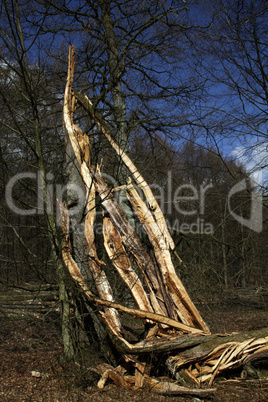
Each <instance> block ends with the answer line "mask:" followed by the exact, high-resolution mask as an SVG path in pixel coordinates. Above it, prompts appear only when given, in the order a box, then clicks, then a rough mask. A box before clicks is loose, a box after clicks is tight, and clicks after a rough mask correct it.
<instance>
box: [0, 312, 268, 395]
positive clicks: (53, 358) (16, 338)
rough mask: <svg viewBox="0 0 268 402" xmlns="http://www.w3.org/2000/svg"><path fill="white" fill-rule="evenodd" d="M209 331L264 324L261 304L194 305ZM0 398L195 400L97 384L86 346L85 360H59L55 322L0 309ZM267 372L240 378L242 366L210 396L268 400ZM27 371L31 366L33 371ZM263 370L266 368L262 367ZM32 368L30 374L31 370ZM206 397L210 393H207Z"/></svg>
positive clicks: (93, 360)
mask: <svg viewBox="0 0 268 402" xmlns="http://www.w3.org/2000/svg"><path fill="white" fill-rule="evenodd" d="M198 307H199V309H200V310H201V313H202V315H203V317H204V318H205V320H206V322H207V323H208V324H209V326H210V328H211V331H212V332H218V333H219V332H221V333H225V332H228V333H230V332H233V331H235V332H236V331H245V330H253V329H259V328H263V327H267V321H268V313H267V311H266V310H265V309H255V310H254V309H251V308H250V307H246V308H245V307H241V306H232V305H230V306H228V308H227V307H226V305H225V306H222V307H219V306H215V305H212V306H208V305H206V306H198ZM0 342H1V343H0V378H1V381H0V401H20V402H22V401H38V402H39V401H46V402H49V401H53V402H54V401H55V402H56V401H75V402H76V401H107V402H108V401H131V400H134V401H166V400H167V401H169V400H174V401H175V400H176V401H185V402H186V401H195V402H199V401H200V400H204V399H199V398H194V397H178V396H177V397H169V396H158V395H155V394H153V393H151V392H147V391H141V392H134V391H133V392H131V391H127V390H124V389H120V388H118V387H116V386H115V385H113V384H112V383H108V384H107V385H106V386H105V387H104V389H103V390H99V389H98V388H97V387H96V382H97V380H98V377H97V375H96V374H95V373H94V372H92V371H91V370H90V367H93V366H94V364H96V362H97V361H98V357H97V356H96V354H95V352H91V353H90V354H89V356H88V357H87V363H86V364H84V365H75V364H70V363H68V364H67V363H64V362H62V359H61V356H62V343H61V337H60V331H59V328H57V326H56V325H55V324H53V323H52V322H51V321H43V320H38V319H34V318H31V319H29V318H28V319H25V317H21V318H20V319H19V318H18V317H16V318H13V319H12V318H7V317H4V316H3V315H2V314H0ZM263 366H264V368H265V369H267V377H266V376H262V377H261V378H257V379H245V380H242V379H241V371H240V372H239V371H238V372H236V373H232V376H231V377H230V376H229V378H227V377H226V378H224V377H220V378H218V379H217V381H216V382H215V384H214V387H216V393H215V395H214V397H213V399H210V400H213V401H220V402H223V401H226V402H232V401H236V402H237V401H254V402H255V401H268V362H263ZM32 372H35V374H34V373H32ZM264 372H265V370H264ZM33 374H34V375H33ZM206 400H209V399H206Z"/></svg>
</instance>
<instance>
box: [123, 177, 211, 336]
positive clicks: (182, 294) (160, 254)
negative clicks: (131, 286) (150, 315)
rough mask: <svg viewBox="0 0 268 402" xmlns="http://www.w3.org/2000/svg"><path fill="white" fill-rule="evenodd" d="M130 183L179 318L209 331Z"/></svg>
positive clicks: (160, 236)
mask: <svg viewBox="0 0 268 402" xmlns="http://www.w3.org/2000/svg"><path fill="white" fill-rule="evenodd" d="M130 184H131V183H130V181H129V183H128V187H127V194H128V196H129V200H130V202H131V204H132V206H133V208H134V211H135V212H136V214H137V217H138V218H139V220H140V222H141V223H142V225H143V227H144V228H145V230H146V233H147V234H148V237H149V240H150V242H151V244H152V245H153V248H154V253H155V257H156V259H157V262H158V265H159V269H160V270H161V273H162V278H163V281H164V283H165V285H166V288H167V289H168V293H169V294H170V295H171V297H172V300H173V302H174V307H175V308H176V312H177V315H178V318H179V319H181V321H182V322H183V323H185V324H187V325H190V326H195V325H196V326H199V327H200V328H201V329H202V330H204V331H207V332H209V329H208V327H207V325H206V323H205V322H204V321H203V319H202V317H201V315H200V313H199V311H198V310H197V308H196V307H195V305H194V304H193V302H192V301H191V298H190V297H189V295H188V292H187V291H186V289H185V287H184V286H183V284H182V282H181V281H180V279H179V277H178V276H177V274H176V272H175V268H174V265H173V263H172V260H171V255H170V251H169V249H168V248H167V247H166V244H165V242H164V241H163V236H162V234H161V232H160V229H159V227H158V226H157V225H156V223H155V221H154V219H153V216H152V214H151V211H150V210H149V209H148V208H147V205H146V204H145V202H144V201H143V200H142V199H141V197H140V195H139V193H138V191H137V190H136V189H135V188H134V186H131V185H130Z"/></svg>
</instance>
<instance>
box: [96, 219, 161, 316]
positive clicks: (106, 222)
mask: <svg viewBox="0 0 268 402" xmlns="http://www.w3.org/2000/svg"><path fill="white" fill-rule="evenodd" d="M103 237H104V246H105V249H106V251H107V254H108V256H109V258H110V260H111V261H112V263H113V265H114V267H115V268H116V270H117V272H118V273H119V275H120V276H121V278H122V279H123V280H124V282H125V283H126V285H127V286H128V288H129V290H130V292H131V294H132V296H133V298H134V300H135V302H136V304H137V307H138V308H139V309H141V310H147V311H151V312H153V311H154V310H153V308H152V306H151V304H150V301H149V299H148V296H147V294H146V293H145V291H144V289H143V286H142V283H141V281H140V279H139V277H138V275H137V274H136V272H135V271H134V270H133V269H132V267H131V262H130V260H129V258H128V255H127V253H126V250H125V248H124V246H123V244H122V241H121V237H120V233H119V231H118V230H117V229H116V227H115V226H114V225H113V224H112V222H111V219H110V218H109V217H105V216H104V218H103Z"/></svg>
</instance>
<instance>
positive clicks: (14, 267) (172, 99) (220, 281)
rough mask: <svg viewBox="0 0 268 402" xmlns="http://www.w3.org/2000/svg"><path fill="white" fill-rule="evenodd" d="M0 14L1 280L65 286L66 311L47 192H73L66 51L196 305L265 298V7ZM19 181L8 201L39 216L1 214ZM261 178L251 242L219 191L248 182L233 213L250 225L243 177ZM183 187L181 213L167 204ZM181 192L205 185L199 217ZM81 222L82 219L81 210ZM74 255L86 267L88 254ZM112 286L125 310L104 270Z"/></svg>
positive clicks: (70, 8) (131, 6) (118, 4)
mask: <svg viewBox="0 0 268 402" xmlns="http://www.w3.org/2000/svg"><path fill="white" fill-rule="evenodd" d="M0 11H1V12H0V49H1V55H0V103H1V116H0V132H1V136H0V222H1V226H0V238H1V244H0V266H1V276H0V281H1V284H2V285H5V286H8V287H26V288H27V286H29V284H31V285H37V286H42V285H44V284H46V285H47V284H49V285H51V286H52V288H53V289H54V288H58V287H60V289H62V293H61V295H62V298H60V300H61V303H62V305H61V306H60V309H61V311H64V303H67V304H68V303H69V304H70V303H72V301H71V299H72V291H73V290H72V283H71V281H70V278H69V277H68V275H67V274H66V272H65V271H64V269H63V268H62V264H61V261H60V260H61V249H60V248H61V229H60V225H59V224H58V222H57V219H58V214H57V200H56V198H57V195H58V194H59V193H56V189H57V188H58V189H59V188H60V189H62V188H64V186H65V185H66V184H67V183H68V162H67V159H66V146H65V139H64V133H63V129H62V108H63V94H64V88H65V83H66V74H67V55H68V46H69V44H74V45H75V46H76V69H75V72H76V75H75V81H74V86H75V87H77V89H79V90H81V91H82V92H83V93H86V94H87V95H88V96H89V98H90V99H91V100H92V102H93V104H94V107H95V108H96V110H98V112H100V113H101V115H102V116H103V117H104V118H105V119H106V121H107V122H108V123H109V124H110V126H111V127H112V128H113V132H114V136H115V138H116V140H117V141H118V143H119V144H120V146H121V147H122V148H123V149H124V150H125V151H127V153H128V154H129V156H130V157H131V158H132V160H133V161H134V163H135V164H136V166H137V167H138V169H139V170H140V172H141V173H142V175H143V176H144V177H145V179H146V180H147V182H148V183H149V185H151V187H152V189H155V195H156V197H157V199H158V200H160V201H161V200H162V201H163V202H162V205H161V202H160V205H161V206H162V207H163V211H164V214H165V217H166V219H167V222H168V225H169V227H170V231H171V233H172V236H173V238H174V241H175V243H176V251H177V253H178V254H179V256H180V258H181V259H182V262H183V263H178V266H177V270H178V273H179V275H180V278H181V280H182V282H183V283H184V285H185V286H186V288H187V289H188V291H189V293H190V295H191V296H192V295H194V298H195V299H197V300H203V298H204V295H205V297H206V298H209V297H212V298H213V297H214V296H215V295H217V296H218V295H220V294H222V292H224V291H225V290H230V289H231V290H233V289H236V288H245V289H247V288H250V289H252V288H254V290H255V291H258V290H259V289H262V288H265V286H267V280H268V274H267V242H266V240H265V238H266V235H267V200H266V189H267V183H266V179H267V173H266V172H267V145H268V141H267V105H268V87H267V85H268V58H267V57H268V45H267V44H268V41H267V39H268V38H267V37H268V32H267V22H268V6H267V2H264V1H261V0H257V1H253V0H245V1H241V0H236V1H229V0H217V1H214V2H213V3H211V2H210V1H206V0H200V1H191V0H189V1H161V0H153V1H139V2H136V1H132V0H122V1H119V0H118V1H102V0H98V1H90V0H88V1H86V0H84V1H82V0H81V1H80V0H79V1H78V0H72V1H53V0H51V1H42V0H40V1H28V0H25V1H17V0H12V1H4V0H2V1H1V10H0ZM76 119H77V123H78V124H79V125H80V127H82V128H83V131H84V133H86V134H88V136H89V138H90V141H91V143H92V158H93V163H96V162H97V161H98V162H100V161H101V166H102V169H103V171H104V172H105V173H106V174H107V175H109V177H111V178H112V179H113V180H115V181H116V182H118V183H119V184H120V183H121V182H123V181H124V178H125V177H126V172H125V170H124V168H123V167H122V166H121V163H120V161H118V159H117V158H116V157H115V156H114V154H113V152H112V151H111V149H110V147H109V144H108V143H107V141H105V139H104V137H103V135H102V134H101V133H100V132H99V131H98V129H97V128H96V127H95V125H94V123H93V122H92V121H91V120H90V119H89V118H88V116H85V114H84V112H83V110H82V109H79V108H78V109H77V114H76ZM25 172H26V173H27V174H29V173H31V174H32V175H33V176H32V178H29V177H28V178H27V177H26V178H21V179H20V180H18V181H17V182H16V184H15V185H14V187H13V189H12V197H13V203H14V204H15V205H16V206H17V207H18V208H20V209H23V210H29V209H32V208H34V209H36V211H35V213H30V214H25V215H23V214H20V213H16V212H14V210H12V208H10V206H9V205H8V202H7V198H6V188H7V185H8V184H9V183H10V180H12V178H14V177H17V176H16V175H18V174H20V173H25ZM260 172H262V181H261V182H260V181H259V182H258V188H257V190H258V191H262V196H263V205H262V215H263V227H262V230H261V231H260V232H257V231H254V230H251V229H250V228H247V227H245V226H243V225H241V224H240V223H239V222H238V221H237V220H235V219H234V218H233V217H232V216H231V214H230V210H229V208H228V195H229V193H230V190H231V189H232V188H233V186H234V185H236V184H237V183H239V182H241V181H242V180H243V179H246V181H247V188H246V189H244V190H243V191H241V192H239V193H237V194H236V195H235V197H232V200H231V207H232V210H233V211H236V213H237V214H238V215H240V216H243V217H244V218H249V217H250V212H251V201H252V194H255V192H256V191H257V190H256V186H255V185H253V184H252V182H251V181H250V178H251V177H254V178H256V177H258V178H259V177H260ZM78 180H79V179H78ZM183 185H184V187H183V188H184V190H185V191H184V193H180V195H183V196H185V200H184V201H181V204H180V210H181V211H184V212H183V213H180V212H179V211H178V208H176V205H175V204H174V202H173V201H174V196H175V195H176V190H177V189H178V188H179V187H180V186H183ZM189 185H191V186H193V187H194V188H196V189H198V190H199V189H200V186H203V188H204V187H205V186H208V185H210V188H208V190H207V191H206V193H205V204H204V210H203V211H202V210H201V211H200V202H199V200H198V199H194V198H193V193H192V192H191V190H190V189H189ZM187 186H188V187H187ZM181 188H182V187H181ZM38 197H39V202H38ZM193 210H197V212H196V213H195V214H191V211H193ZM187 211H188V212H190V213H189V214H186V213H185V212H187ZM77 219H78V221H79V220H80V222H82V221H83V211H81V215H80V216H79V217H78V218H77ZM197 221H199V222H203V223H204V225H205V224H206V223H207V222H209V223H210V224H211V225H212V227H213V232H212V233H203V231H202V230H193V231H192V232H191V231H187V230H186V231H184V230H182V227H183V226H182V225H183V224H185V223H186V224H188V225H191V224H195V223H196V222H197ZM184 227H185V226H184ZM192 227H193V226H192ZM194 227H195V228H196V226H194ZM199 229H200V227H199ZM137 231H139V228H137ZM77 233H78V234H79V225H77V227H76V228H75V229H74V236H76V234H77ZM96 233H98V227H97V226H96ZM140 234H141V236H142V233H140ZM144 241H145V242H146V238H144ZM77 247H78V249H79V250H78V254H79V258H80V264H81V267H83V264H85V263H86V262H85V261H84V258H85V256H84V254H83V246H81V245H80V246H77ZM100 258H103V260H105V258H106V256H105V252H104V250H103V255H102V256H100ZM107 276H108V278H109V280H110V281H112V285H113V290H114V292H115V294H116V297H117V299H118V300H119V301H120V302H124V301H125V293H124V287H123V286H122V284H121V283H120V282H118V281H117V280H116V279H113V278H115V277H114V275H113V273H112V272H110V271H108V272H107Z"/></svg>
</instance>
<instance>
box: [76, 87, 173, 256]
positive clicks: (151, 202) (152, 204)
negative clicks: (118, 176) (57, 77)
mask: <svg viewBox="0 0 268 402" xmlns="http://www.w3.org/2000/svg"><path fill="white" fill-rule="evenodd" d="M75 95H76V98H77V100H78V102H80V103H81V105H82V106H83V107H84V108H85V109H86V110H87V111H88V112H89V114H90V116H91V118H92V119H93V120H94V121H95V122H96V123H97V125H98V126H99V127H100V129H101V130H102V132H103V134H104V135H105V137H106V138H107V139H108V141H109V142H110V144H111V146H112V147H113V149H114V150H115V152H116V153H117V155H118V156H119V157H120V158H121V159H122V161H123V162H124V163H125V165H126V166H127V168H128V169H129V171H130V173H131V174H132V176H133V178H134V180H135V182H136V183H137V184H138V185H139V187H140V188H141V189H142V190H143V193H144V195H145V197H146V200H147V202H148V206H149V209H150V210H151V211H152V213H153V215H154V218H155V221H156V222H157V225H158V226H159V229H160V231H161V234H162V237H163V239H164V241H165V242H166V246H167V247H170V248H171V249H172V250H174V248H175V245H174V242H173V239H172V237H171V236H170V233H169V230H168V228H167V224H166V221H165V218H164V215H163V213H162V211H161V209H160V207H159V205H158V203H157V201H156V199H155V197H154V195H153V193H152V190H151V189H150V187H149V185H148V184H147V182H146V180H145V179H144V178H143V177H142V175H141V174H140V172H139V171H138V169H137V168H136V166H135V165H134V163H133V162H132V160H131V159H130V158H129V156H128V155H127V154H126V153H125V152H124V151H123V150H122V149H121V148H120V147H119V145H118V144H117V143H116V142H115V141H114V139H113V136H112V134H111V132H110V130H109V128H108V126H107V124H106V123H105V121H104V120H103V119H102V117H101V116H100V115H99V114H98V113H97V112H96V111H95V110H94V108H93V104H92V102H91V101H90V99H89V98H88V97H87V96H86V95H84V94H82V93H81V92H75Z"/></svg>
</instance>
